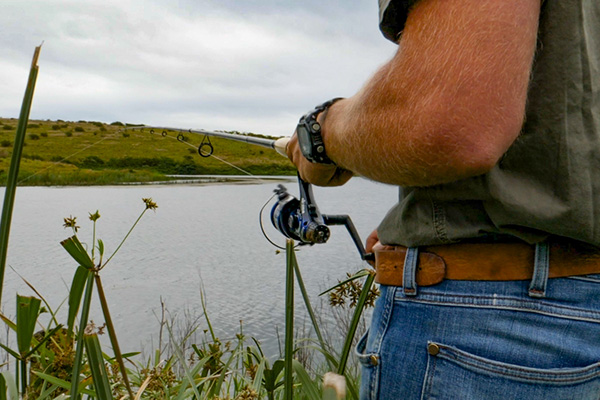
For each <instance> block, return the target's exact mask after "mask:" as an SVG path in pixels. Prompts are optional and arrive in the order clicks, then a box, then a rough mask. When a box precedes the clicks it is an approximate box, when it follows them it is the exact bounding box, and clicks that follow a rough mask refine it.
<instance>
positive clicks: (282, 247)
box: [258, 193, 300, 250]
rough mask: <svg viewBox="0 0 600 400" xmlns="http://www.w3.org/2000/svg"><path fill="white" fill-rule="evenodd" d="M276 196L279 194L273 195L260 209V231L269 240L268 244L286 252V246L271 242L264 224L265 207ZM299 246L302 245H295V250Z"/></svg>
mask: <svg viewBox="0 0 600 400" xmlns="http://www.w3.org/2000/svg"><path fill="white" fill-rule="evenodd" d="M276 196H277V193H273V195H272V196H271V197H269V200H267V202H266V203H265V204H263V206H262V207H261V208H260V211H259V212H258V226H260V231H261V232H262V234H263V236H264V237H265V239H267V242H269V243H271V244H272V245H273V246H275V247H276V248H278V249H280V250H286V247H285V246H280V245H278V244H277V243H275V242H274V241H273V240H271V238H270V237H269V235H267V232H266V231H265V225H264V222H263V212H264V210H265V207H266V206H267V205H268V204H269V203H270V202H271V200H273V197H276ZM298 246H300V243H298V244H296V245H294V248H297V247H298Z"/></svg>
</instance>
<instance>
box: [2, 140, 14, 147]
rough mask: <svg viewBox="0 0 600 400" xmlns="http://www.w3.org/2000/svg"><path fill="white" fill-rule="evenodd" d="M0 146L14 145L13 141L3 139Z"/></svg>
mask: <svg viewBox="0 0 600 400" xmlns="http://www.w3.org/2000/svg"><path fill="white" fill-rule="evenodd" d="M0 146H2V147H10V146H12V142H11V141H10V140H3V141H1V142H0Z"/></svg>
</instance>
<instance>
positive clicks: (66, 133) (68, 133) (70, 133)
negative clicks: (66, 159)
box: [65, 131, 73, 137]
mask: <svg viewBox="0 0 600 400" xmlns="http://www.w3.org/2000/svg"><path fill="white" fill-rule="evenodd" d="M65 135H66V136H67V137H71V136H73V132H71V131H68V132H65Z"/></svg>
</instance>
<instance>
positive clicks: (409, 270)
mask: <svg viewBox="0 0 600 400" xmlns="http://www.w3.org/2000/svg"><path fill="white" fill-rule="evenodd" d="M418 261H419V248H418V247H409V248H407V249H406V257H405V258H404V271H403V272H402V274H403V276H402V282H403V285H402V286H403V289H404V295H405V296H416V295H417V263H418Z"/></svg>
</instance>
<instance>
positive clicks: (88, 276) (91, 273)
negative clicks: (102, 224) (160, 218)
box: [61, 198, 158, 399]
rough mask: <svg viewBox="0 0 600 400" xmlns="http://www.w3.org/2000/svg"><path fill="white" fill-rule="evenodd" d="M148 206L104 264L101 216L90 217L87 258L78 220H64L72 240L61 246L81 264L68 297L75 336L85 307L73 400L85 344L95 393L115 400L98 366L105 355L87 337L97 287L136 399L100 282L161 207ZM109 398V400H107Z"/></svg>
mask: <svg viewBox="0 0 600 400" xmlns="http://www.w3.org/2000/svg"><path fill="white" fill-rule="evenodd" d="M142 201H143V202H144V204H145V208H144V210H143V211H142V213H141V214H140V216H139V217H138V218H137V220H136V221H135V222H134V224H133V226H132V227H131V228H130V229H129V231H128V232H127V234H126V235H125V237H124V238H123V240H121V243H119V245H118V246H117V248H116V250H115V251H114V252H113V253H112V255H111V256H110V257H109V258H108V259H107V260H106V261H104V262H103V256H104V243H103V242H102V240H100V239H98V240H96V223H97V221H98V219H99V218H100V213H99V212H98V211H96V212H95V213H90V214H89V219H90V221H92V223H93V235H92V248H91V254H88V252H87V251H86V249H85V247H84V246H83V244H82V243H81V242H80V241H79V238H78V237H77V231H78V230H79V226H78V225H77V221H76V217H72V216H70V217H68V218H65V219H64V222H65V223H64V227H65V228H70V229H72V230H73V236H71V237H70V238H68V239H66V240H63V241H62V242H61V245H62V246H63V247H64V248H65V250H66V251H67V252H68V253H69V254H70V255H71V257H73V259H74V260H75V261H77V262H78V263H79V267H78V268H77V271H76V272H75V276H74V277H73V283H72V285H71V291H70V293H69V315H68V320H67V321H68V331H69V332H73V328H74V324H75V318H76V316H77V314H78V311H79V306H80V304H81V300H82V298H83V306H82V308H81V316H80V324H79V330H78V332H77V346H76V350H75V361H74V364H73V372H72V375H71V389H70V393H71V397H72V398H77V396H78V395H79V382H80V381H79V380H80V372H81V366H82V360H83V351H84V343H85V344H86V345H87V350H88V362H89V363H90V366H96V368H92V370H91V373H92V377H93V383H94V386H95V389H96V391H97V392H98V393H99V394H100V393H102V396H101V398H103V399H104V398H107V399H112V390H111V388H110V385H109V384H108V377H107V373H106V370H105V368H99V367H98V366H99V365H104V360H103V359H102V352H101V350H100V343H99V342H98V341H97V338H96V339H95V340H94V337H95V333H93V332H90V333H88V334H87V335H86V334H85V332H86V330H88V329H87V327H88V317H89V311H90V306H91V299H92V292H93V289H94V283H95V284H96V287H97V292H98V298H99V300H100V305H101V307H102V313H103V315H104V320H105V323H106V328H107V330H108V335H109V337H110V341H111V344H112V347H113V351H114V353H115V358H116V360H117V363H118V365H119V370H120V373H121V376H122V378H123V383H124V385H125V388H126V389H127V392H128V394H129V396H130V398H133V397H134V395H133V391H132V389H131V386H130V384H129V379H128V376H127V370H126V368H125V363H124V361H123V355H122V353H121V349H120V347H119V342H118V340H117V335H116V332H115V329H114V325H113V322H112V318H111V316H110V311H109V309H108V302H107V301H106V295H105V294H104V288H103V286H102V280H101V279H100V271H101V270H102V269H103V268H105V267H106V265H107V264H108V263H109V262H110V261H111V260H112V259H113V257H114V256H115V255H116V254H117V252H118V251H119V250H120V249H121V247H122V246H123V244H124V243H125V241H126V240H127V238H128V237H129V235H130V234H131V232H132V231H133V229H134V228H135V227H136V225H137V224H138V222H139V221H140V220H141V219H142V217H143V216H144V214H145V213H146V211H148V210H156V209H157V208H158V206H157V205H156V203H155V202H154V201H152V199H151V198H145V199H142ZM96 250H98V257H99V260H98V263H97V264H96V258H95V257H96ZM106 396H108V397H106Z"/></svg>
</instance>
